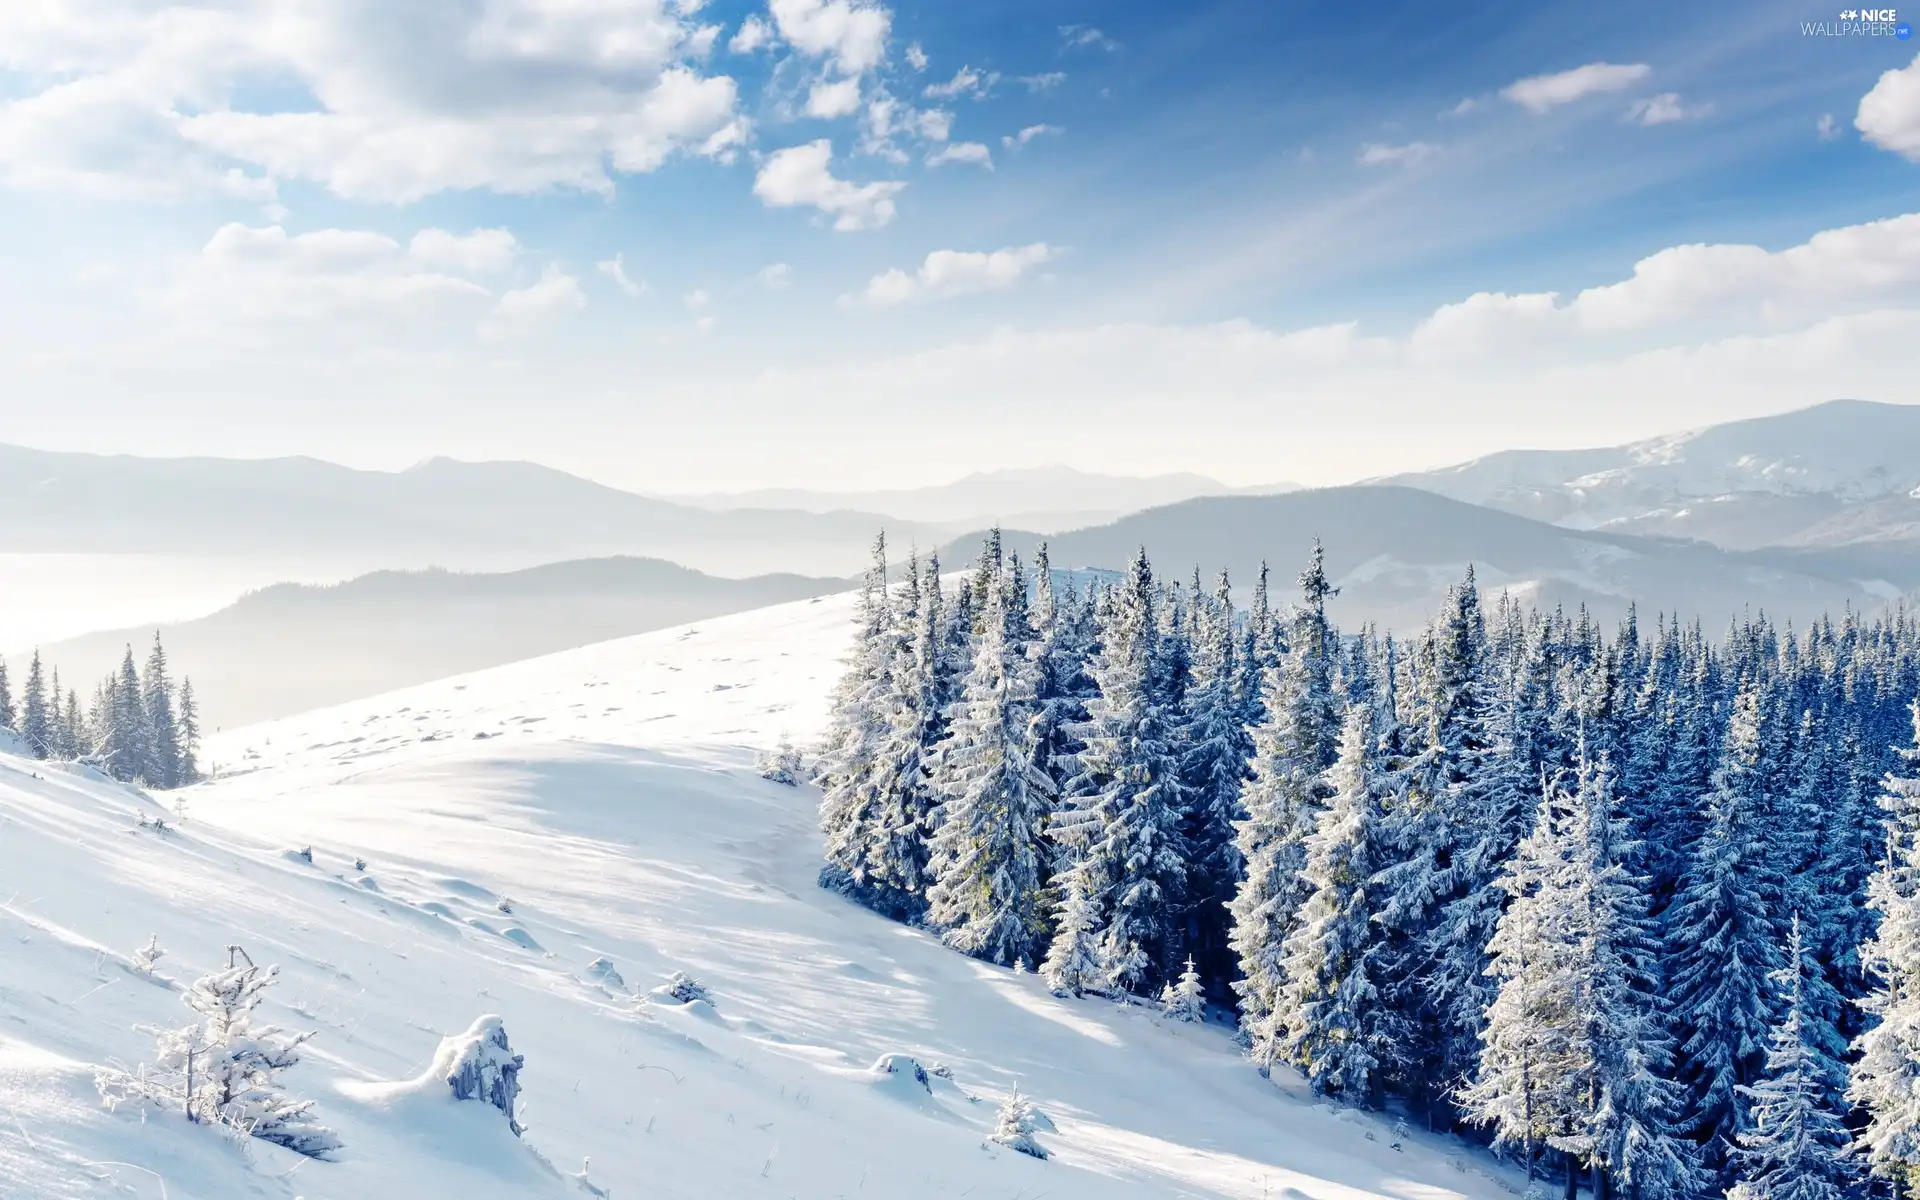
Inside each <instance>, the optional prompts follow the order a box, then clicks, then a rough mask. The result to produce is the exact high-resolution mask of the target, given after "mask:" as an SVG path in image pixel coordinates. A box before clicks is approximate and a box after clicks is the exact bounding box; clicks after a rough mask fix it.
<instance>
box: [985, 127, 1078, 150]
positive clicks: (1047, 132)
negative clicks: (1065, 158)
mask: <svg viewBox="0 0 1920 1200" xmlns="http://www.w3.org/2000/svg"><path fill="white" fill-rule="evenodd" d="M1065 132H1066V130H1064V129H1062V128H1060V126H1058V125H1029V126H1027V127H1026V128H1024V129H1022V130H1021V131H1020V132H1019V133H1010V134H1008V135H1006V136H1005V137H1003V138H1001V139H1000V144H1001V145H1003V146H1005V147H1007V148H1008V149H1010V150H1011V149H1015V148H1018V147H1020V146H1024V145H1026V144H1027V143H1028V142H1030V141H1032V140H1033V139H1035V138H1037V137H1058V136H1059V135H1060V134H1063V133H1065Z"/></svg>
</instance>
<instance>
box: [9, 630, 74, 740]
mask: <svg viewBox="0 0 1920 1200" xmlns="http://www.w3.org/2000/svg"><path fill="white" fill-rule="evenodd" d="M21 701H22V703H21V708H20V736H21V737H24V738H25V739H27V747H28V748H29V749H31V750H32V751H33V756H34V757H35V758H54V757H66V756H67V755H68V754H70V753H71V752H70V751H66V750H65V748H64V747H62V746H60V745H59V744H58V743H59V742H60V741H61V740H62V739H60V738H59V737H58V735H57V733H56V730H55V728H54V726H55V724H56V722H55V719H54V718H56V717H57V716H58V715H59V713H58V710H59V707H60V677H59V675H58V674H57V673H56V674H55V676H54V684H53V709H52V711H49V709H48V707H47V681H46V679H45V678H44V677H43V676H42V674H41V670H40V652H39V651H38V650H35V651H34V652H33V658H32V659H31V660H30V661H29V662H28V663H27V686H26V694H25V695H24V696H22V697H21Z"/></svg>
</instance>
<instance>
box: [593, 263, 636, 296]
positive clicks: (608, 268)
mask: <svg viewBox="0 0 1920 1200" xmlns="http://www.w3.org/2000/svg"><path fill="white" fill-rule="evenodd" d="M593 265H594V269H595V270H597V271H599V272H600V273H601V274H602V275H605V276H606V277H607V278H608V279H611V280H613V282H614V286H616V287H618V288H619V289H620V290H621V291H622V292H625V293H626V294H627V295H629V296H641V295H645V294H646V290H647V283H646V280H644V279H635V278H633V277H632V276H630V275H628V274H627V256H626V255H625V254H624V253H619V254H615V255H614V256H613V257H612V258H609V259H607V260H605V261H604V262H597V263H595V264H593Z"/></svg>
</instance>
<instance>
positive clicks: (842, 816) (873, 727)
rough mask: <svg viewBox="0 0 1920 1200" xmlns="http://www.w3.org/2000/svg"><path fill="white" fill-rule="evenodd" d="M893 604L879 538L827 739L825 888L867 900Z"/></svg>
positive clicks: (823, 768)
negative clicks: (888, 592) (889, 595)
mask: <svg viewBox="0 0 1920 1200" xmlns="http://www.w3.org/2000/svg"><path fill="white" fill-rule="evenodd" d="M887 601H888V597H887V541H886V535H885V534H882V535H880V536H879V537H878V538H876V539H874V544H873V565H872V566H870V567H869V568H868V569H867V575H866V579H865V581H864V583H863V584H862V586H861V589H860V599H859V603H858V605H857V607H856V609H855V617H854V622H855V624H854V634H853V646H852V648H851V649H850V650H849V651H848V653H847V658H846V667H845V670H844V671H843V672H842V673H841V676H840V681H839V683H838V684H836V685H835V687H834V692H833V699H832V709H831V712H830V715H829V717H828V720H827V732H826V735H825V736H824V737H823V738H822V739H821V746H820V767H819V776H818V778H819V783H820V787H821V800H820V831H821V833H822V834H824V835H825V840H826V865H825V866H824V867H822V868H821V871H820V886H821V887H824V888H827V889H829V890H832V891H837V892H841V893H843V894H845V895H848V896H850V897H853V898H855V899H861V900H863V902H864V899H865V897H866V896H867V895H869V894H870V889H871V888H872V887H873V886H874V881H873V879H872V867H873V863H872V857H871V855H872V847H873V842H874V839H875V836H876V833H877V829H878V822H879V813H880V795H879V786H878V785H879V768H878V759H879V755H880V750H881V746H882V744H883V742H884V740H885V737H886V734H887V716H888V708H887V706H888V704H889V702H890V697H891V695H892V692H893V665H894V663H893V646H892V642H891V640H890V636H889V635H890V630H891V624H892V622H891V619H890V615H889V612H888V602H887Z"/></svg>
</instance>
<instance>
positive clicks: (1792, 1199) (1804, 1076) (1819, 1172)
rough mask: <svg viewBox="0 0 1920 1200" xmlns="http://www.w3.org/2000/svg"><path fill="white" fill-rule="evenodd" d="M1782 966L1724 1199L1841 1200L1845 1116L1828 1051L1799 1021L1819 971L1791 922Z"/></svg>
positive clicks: (1845, 1172) (1849, 1171)
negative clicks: (1777, 1006)
mask: <svg viewBox="0 0 1920 1200" xmlns="http://www.w3.org/2000/svg"><path fill="white" fill-rule="evenodd" d="M1786 958H1787V965H1786V966H1784V967H1782V968H1781V969H1780V970H1779V971H1778V972H1775V974H1774V982H1776V983H1777V984H1779V985H1780V986H1781V990H1782V992H1783V996H1782V998H1781V1010H1782V1011H1783V1012H1784V1013H1785V1016H1784V1017H1783V1018H1782V1019H1781V1021H1780V1024H1779V1025H1778V1026H1776V1027H1775V1029H1774V1031H1773V1037H1772V1040H1771V1042H1770V1043H1769V1045H1768V1047H1767V1062H1766V1072H1765V1074H1764V1075H1763V1076H1762V1077H1761V1078H1760V1080H1759V1081H1758V1082H1756V1083H1754V1084H1753V1085H1751V1086H1749V1087H1744V1088H1743V1091H1744V1093H1745V1096H1746V1098H1747V1099H1748V1100H1749V1101H1750V1102H1751V1103H1752V1105H1753V1121H1752V1125H1751V1127H1750V1128H1749V1129H1748V1130H1747V1131H1746V1132H1745V1133H1743V1134H1741V1135H1740V1148H1739V1149H1738V1150H1737V1151H1736V1152H1735V1153H1734V1156H1733V1170H1734V1176H1735V1178H1736V1179H1737V1181H1738V1182H1736V1183H1735V1184H1734V1186H1733V1188H1732V1190H1730V1191H1729V1192H1728V1193H1727V1196H1728V1198H1729V1200H1843V1198H1844V1197H1845V1196H1846V1195H1847V1193H1848V1190H1849V1188H1850V1187H1851V1185H1852V1183H1853V1179H1854V1172H1853V1164H1852V1162H1851V1160H1850V1158H1849V1156H1848V1150H1849V1145H1848V1142H1849V1135H1848V1132H1847V1124H1846V1113H1845V1111H1844V1108H1843V1106H1841V1105H1839V1104H1837V1103H1836V1101H1837V1100H1838V1099H1839V1097H1838V1095H1837V1093H1836V1092H1835V1090H1834V1087H1833V1077H1832V1072H1831V1070H1830V1067H1829V1065H1828V1064H1827V1062H1826V1061H1825V1057H1826V1052H1825V1050H1824V1049H1823V1048H1822V1047H1821V1046H1820V1045H1819V1044H1818V1043H1817V1041H1816V1040H1815V1039H1814V1038H1813V1037H1810V1036H1809V1031H1808V1029H1807V1026H1806V1022H1805V1021H1804V1019H1803V1018H1804V1015H1805V995H1806V991H1805V987H1804V986H1803V985H1804V983H1805V981H1806V979H1807V978H1808V977H1809V976H1810V975H1813V974H1816V973H1818V971H1819V970H1820V967H1819V964H1818V963H1815V962H1813V961H1812V955H1811V951H1810V950H1809V949H1808V948H1807V947H1806V946H1805V945H1804V944H1803V943H1802V940H1801V936H1800V918H1799V917H1798V916H1797V915H1796V916H1795V917H1794V919H1793V926H1792V931H1791V933H1790V935H1789V940H1788V943H1787V955H1786Z"/></svg>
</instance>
